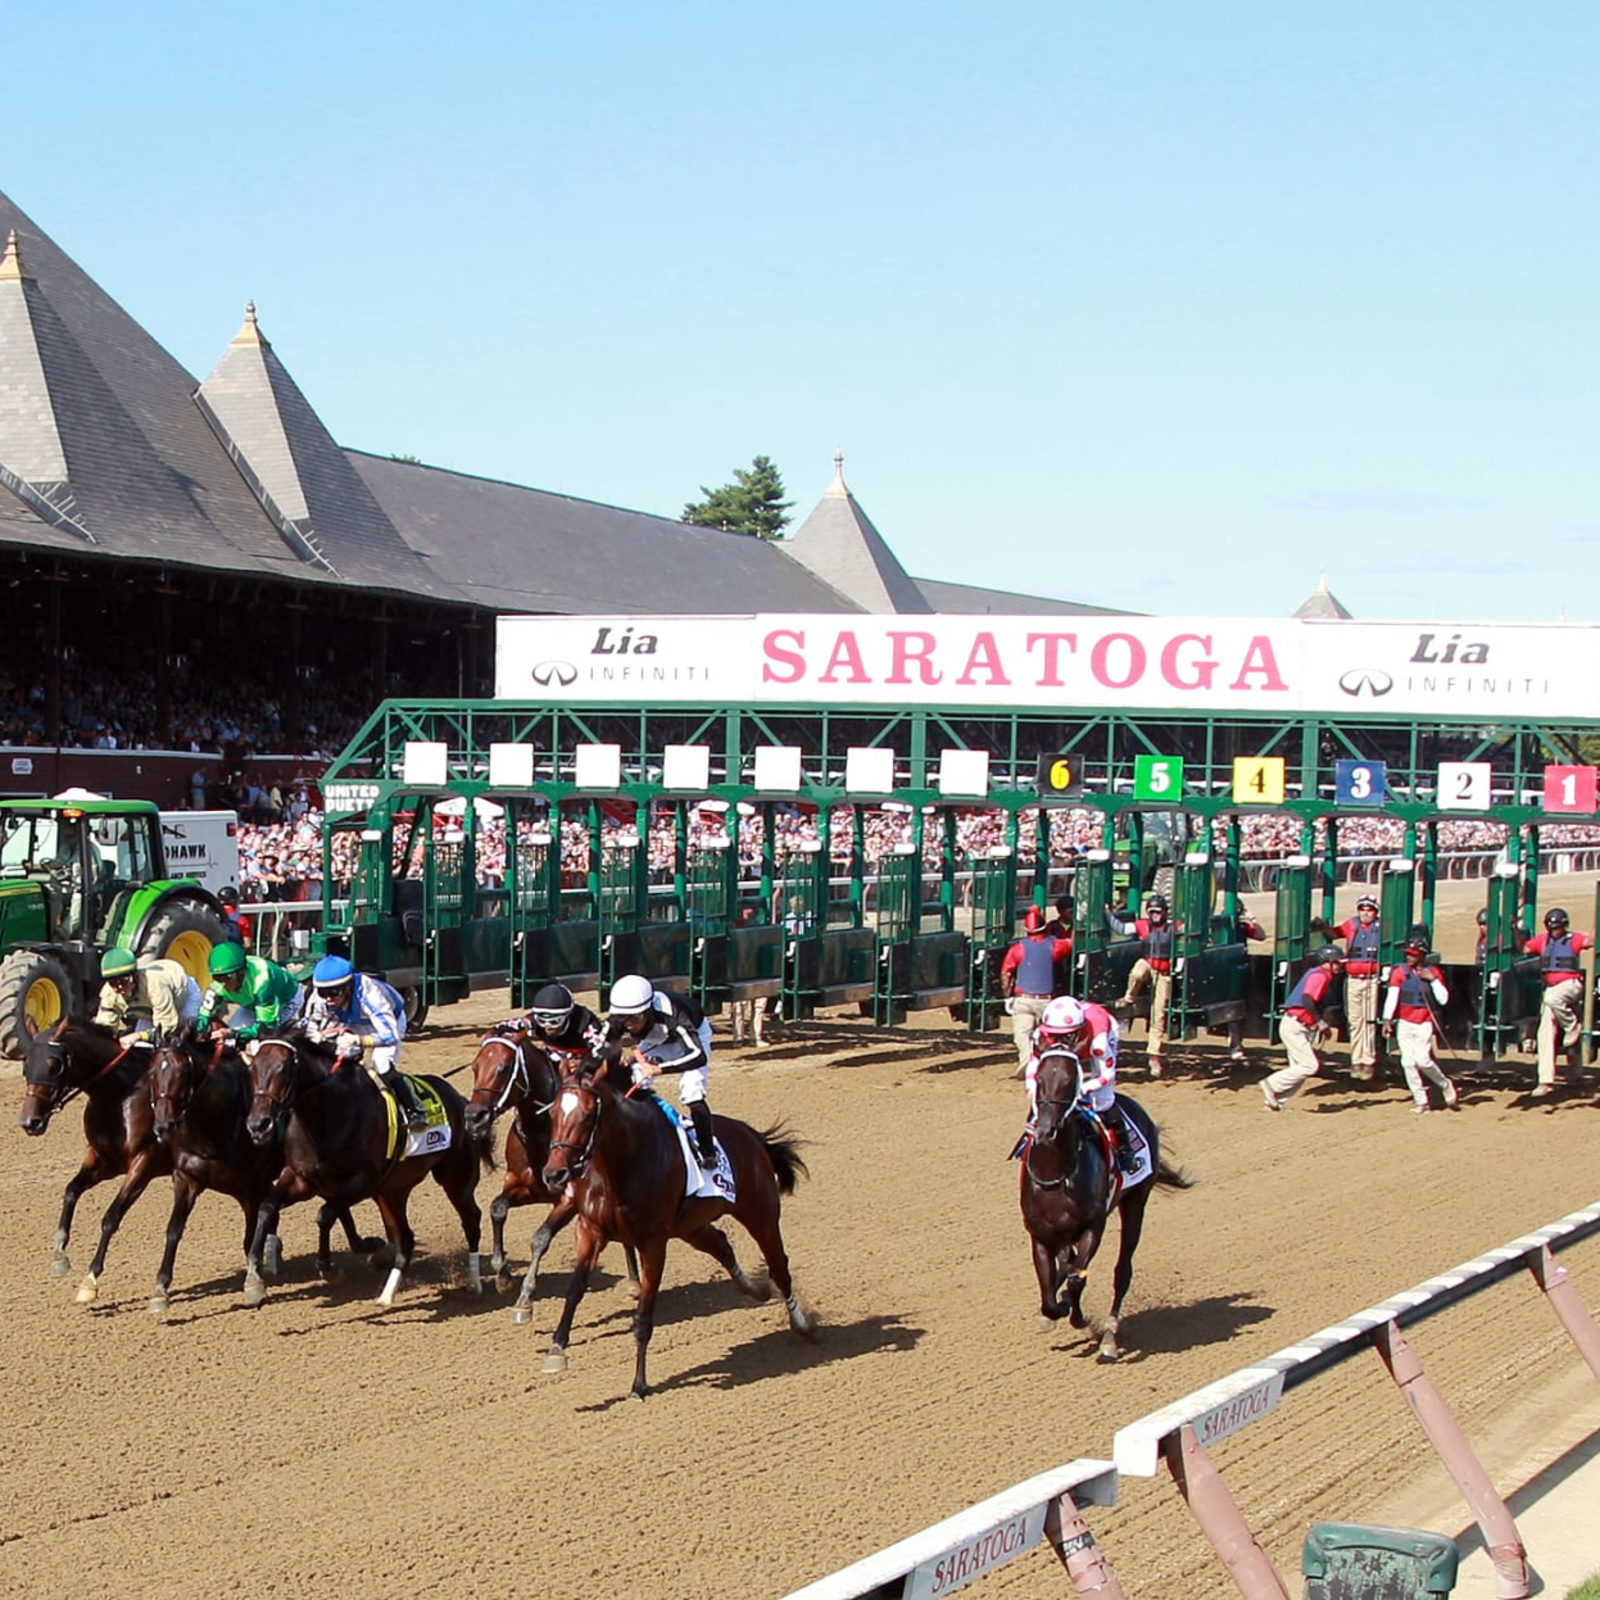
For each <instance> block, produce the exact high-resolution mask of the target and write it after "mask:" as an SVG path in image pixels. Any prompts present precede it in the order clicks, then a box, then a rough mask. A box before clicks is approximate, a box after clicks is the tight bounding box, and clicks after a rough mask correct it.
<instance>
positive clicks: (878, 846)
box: [239, 789, 1600, 901]
mask: <svg viewBox="0 0 1600 1600" xmlns="http://www.w3.org/2000/svg"><path fill="white" fill-rule="evenodd" d="M311 801H312V797H311V795H310V794H309V792H308V791H306V790H304V789H301V790H299V791H295V790H291V791H290V797H288V798H286V799H284V800H282V801H281V802H279V804H280V805H281V810H280V811H279V812H277V814H274V815H271V816H269V817H267V818H266V819H265V820H259V821H249V822H245V823H243V824H242V825H241V827H240V831H239V872H240V879H241V884H240V887H241V889H242V890H243V892H244V896H245V898H246V900H248V901H262V900H300V899H317V898H320V896H321V892H322V876H323V851H322V831H323V817H322V813H321V812H320V811H319V810H317V809H315V807H314V806H313V804H312V803H311ZM271 804H272V802H271V800H270V799H269V807H270V806H271ZM1038 815H1039V814H1038V812H1036V811H1032V810H1029V811H1025V812H1023V813H1022V816H1021V818H1020V826H1019V829H1018V839H1017V859H1018V862H1019V863H1020V864H1023V865H1027V866H1031V865H1034V864H1035V863H1036V862H1037V860H1038V853H1039V837H1038V827H1037V819H1038ZM1045 815H1046V816H1047V817H1048V818H1049V844H1048V849H1049V856H1050V859H1051V861H1052V862H1053V863H1055V864H1057V865H1070V864H1071V863H1072V862H1073V861H1074V860H1075V859H1076V858H1077V857H1078V856H1079V855H1080V854H1081V853H1082V852H1084V851H1086V850H1091V849H1095V848H1097V847H1099V846H1100V845H1101V843H1102V842H1103V839H1102V835H1103V829H1104V822H1103V818H1102V817H1101V815H1100V813H1099V812H1097V811H1088V810H1067V809H1052V810H1050V811H1048V812H1046V813H1045ZM687 821H688V844H689V847H690V849H692V850H693V851H695V852H697V853H700V852H705V851H715V850H725V849H728V848H730V846H731V843H732V838H733V834H734V831H736V832H737V836H738V841H739V857H740V870H741V874H745V875H748V874H753V873H756V872H758V871H759V870H760V866H761V860H762V855H763V851H764V844H765V820H764V818H763V815H762V812H761V811H760V810H759V809H758V808H756V807H754V806H749V805H746V804H743V803H741V804H740V806H739V808H738V816H737V826H736V830H734V829H730V826H729V818H728V814H727V807H726V805H725V803H723V802H720V801H717V802H708V803H707V804H706V805H704V806H701V807H691V808H690V810H689V812H688V818H687ZM928 821H929V823H930V825H929V826H928V827H926V828H925V830H924V837H923V858H924V861H925V863H926V864H927V865H928V866H929V867H935V866H937V864H938V862H939V860H940V855H941V851H942V848H943V842H944V835H943V827H942V823H939V824H937V825H934V819H932V818H930V819H928ZM773 826H774V833H775V839H774V853H775V855H776V856H777V857H779V858H780V859H781V858H784V857H787V856H790V855H794V854H799V853H814V852H815V851H817V850H818V849H820V847H821V835H820V831H819V829H818V827H817V817H816V813H815V812H814V811H808V810H805V809H802V808H800V807H796V806H790V805H784V804H780V805H778V806H776V807H774V813H773ZM1216 827H1217V831H1216V837H1215V844H1216V846H1217V848H1218V850H1219V851H1220V850H1221V849H1222V847H1223V843H1224V839H1223V832H1224V825H1223V824H1222V823H1218V824H1217V825H1216ZM460 828H461V820H460V818H459V817H449V816H438V815H436V816H435V818H434V829H435V832H436V834H438V835H439V836H440V837H441V838H446V839H448V838H450V836H452V835H454V834H456V833H458V832H459V830H460ZM517 828H518V835H519V838H520V840H521V842H522V843H523V844H524V846H527V847H530V848H534V849H538V848H541V847H548V846H549V845H550V844H551V843H552V842H553V840H552V834H551V827H550V823H549V821H548V820H547V819H546V818H544V817H543V816H541V815H540V814H539V813H535V814H534V815H533V816H524V817H522V818H521V819H519V822H518V825H517ZM675 829H676V822H675V818H674V814H673V811H672V810H671V809H670V808H667V807H661V808H658V809H657V810H656V811H655V813H654V814H653V816H652V818H651V822H650V826H649V827H648V829H647V830H646V832H645V835H644V836H643V837H641V835H640V833H639V831H638V827H637V824H636V823H635V822H634V821H633V820H631V819H629V818H627V817H626V816H620V815H613V814H611V813H610V812H602V814H601V847H602V849H604V850H611V851H615V850H622V849H630V848H631V849H637V848H641V847H642V848H644V849H646V850H647V852H648V856H649V862H650V878H651V881H653V882H658V883H659V882H663V881H665V880H667V879H670V877H671V876H672V873H673V870H674V865H675V862H676V854H677V839H676V832H675ZM1240 832H1241V843H1242V853H1243V855H1244V857H1245V859H1247V860H1278V859H1281V858H1282V857H1284V856H1286V855H1291V854H1293V853H1295V852H1296V851H1298V850H1300V849H1301V847H1302V834H1301V823H1300V820H1299V819H1298V818H1297V817H1293V816H1289V815H1287V814H1284V813H1273V812H1254V813H1247V814H1246V815H1245V816H1244V817H1242V818H1241V829H1240ZM1314 834H1315V842H1314V844H1313V847H1312V853H1313V855H1316V854H1319V853H1320V852H1321V851H1322V850H1323V849H1324V847H1325V843H1326V829H1325V827H1324V826H1323V824H1322V823H1321V822H1319V823H1318V824H1317V825H1316V828H1315V830H1314ZM853 837H854V834H853V827H852V821H851V815H850V809H849V808H848V807H840V808H838V809H837V810H836V811H835V813H834V815H833V817H832V819H831V827H830V856H831V858H832V860H833V862H834V863H835V864H843V863H847V862H848V861H849V859H850V854H851V851H852V848H853ZM1404 840H1405V824H1404V823H1403V822H1401V821H1400V820H1398V819H1397V818H1392V817H1362V816H1345V817H1341V818H1340V820H1339V842H1338V848H1339V854H1340V856H1341V858H1350V857H1360V856H1384V855H1389V854H1393V853H1394V852H1396V851H1398V850H1399V849H1401V848H1402V846H1403V844H1404ZM1540 840H1541V843H1542V844H1543V845H1544V846H1545V847H1546V848H1552V847H1553V848H1561V847H1571V848H1590V849H1594V848H1600V825H1597V824H1593V823H1562V824H1547V825H1546V826H1545V827H1543V828H1542V829H1541V830H1540ZM394 842H395V850H396V856H397V862H396V865H397V867H401V866H402V860H401V858H402V857H403V855H404V853H405V852H406V851H407V850H408V848H410V845H409V842H408V840H407V838H406V835H405V832H404V830H403V829H397V830H396V833H395V841H394ZM912 843H913V821H912V816H911V812H910V809H909V808H908V807H903V806H902V807H897V808H895V807H889V806H885V807H878V808H872V809H868V810H866V811H864V812H863V827H862V850H863V854H864V856H865V858H866V862H867V864H868V866H869V867H871V866H874V865H876V864H877V863H878V862H880V861H882V860H883V859H884V857H886V856H889V855H892V854H895V853H896V852H904V851H905V850H907V849H909V848H911V847H912ZM1006 843H1007V821H1006V817H1005V816H1004V814H1003V813H1000V812H996V811H984V810H978V809H973V810H970V811H963V812H960V813H958V815H957V823H956V847H957V850H958V851H959V852H960V853H961V854H962V855H963V856H967V857H981V856H985V855H989V854H991V853H992V852H994V851H996V850H1003V849H1004V848H1005V847H1006ZM1438 843H1439V849H1440V851H1441V852H1443V853H1452V852H1470V853H1481V854H1484V855H1492V854H1493V853H1495V852H1497V851H1499V850H1500V849H1501V848H1502V847H1503V846H1504V844H1505V829H1504V828H1503V827H1502V826H1500V825H1499V824H1496V823H1493V822H1486V821H1482V820H1477V819H1465V820H1451V821H1443V822H1441V823H1440V824H1439V830H1438ZM590 847H591V839H590V832H589V825H588V822H587V820H586V818H585V817H584V816H582V815H573V814H570V813H569V814H567V815H565V816H563V817H562V819H561V859H562V867H563V870H564V871H565V872H566V873H567V874H568V876H569V878H581V875H582V874H584V873H585V872H586V871H587V870H588V865H589V855H590ZM506 848H507V841H506V827H505V818H504V814H503V813H502V812H500V810H499V808H498V807H496V808H492V809H490V808H487V807H486V808H485V810H484V814H483V815H481V816H480V818H479V820H478V824H477V828H476V857H477V876H478V880H479V882H481V883H483V884H484V885H486V886H490V887H493V886H498V885H501V884H503V883H504V882H505V876H506ZM356 849H357V835H356V833H355V832H354V831H351V830H343V831H341V832H338V833H336V835H335V838H334V848H333V851H332V866H333V874H334V877H335V879H336V880H337V881H340V882H347V881H348V879H349V877H350V874H351V871H352V869H353V866H354V860H355V852H356Z"/></svg>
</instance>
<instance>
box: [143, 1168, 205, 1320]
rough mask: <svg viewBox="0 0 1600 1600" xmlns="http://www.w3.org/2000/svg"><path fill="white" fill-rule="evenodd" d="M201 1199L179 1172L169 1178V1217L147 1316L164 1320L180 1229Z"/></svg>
mask: <svg viewBox="0 0 1600 1600" xmlns="http://www.w3.org/2000/svg"><path fill="white" fill-rule="evenodd" d="M199 1197H200V1190H199V1188H198V1187H197V1186H196V1185H195V1184H193V1183H191V1182H190V1181H189V1180H188V1179H187V1178H186V1177H184V1176H183V1174H182V1173H181V1172H175V1173H173V1175H172V1215H171V1216H169V1217H168V1218H167V1247H166V1249H165V1250H164V1251H163V1252H162V1255H161V1265H160V1266H159V1267H158V1268H157V1269H156V1286H155V1291H154V1292H153V1293H152V1294H151V1296H150V1315H151V1316H153V1317H164V1316H166V1314H167V1309H168V1306H169V1304H170V1302H171V1296H172V1269H173V1267H174V1265H175V1264H176V1263H177V1260H178V1245H179V1244H180V1243H181V1242H182V1239H183V1230H184V1229H185V1228H187V1227H188V1226H189V1213H190V1212H191V1211H193V1210H194V1203H195V1201H196V1200H197V1199H199Z"/></svg>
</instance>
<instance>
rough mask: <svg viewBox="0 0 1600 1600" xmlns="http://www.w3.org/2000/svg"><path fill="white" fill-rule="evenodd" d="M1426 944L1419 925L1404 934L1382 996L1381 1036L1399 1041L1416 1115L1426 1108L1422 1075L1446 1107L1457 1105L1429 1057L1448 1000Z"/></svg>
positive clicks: (1449, 1085) (1453, 1092)
mask: <svg viewBox="0 0 1600 1600" xmlns="http://www.w3.org/2000/svg"><path fill="white" fill-rule="evenodd" d="M1431 942H1432V941H1431V940H1430V938H1429V936H1428V930H1427V929H1426V928H1423V927H1416V928H1413V929H1412V930H1411V932H1410V933H1408V934H1407V935H1406V942H1405V944H1404V946H1403V947H1402V950H1401V954H1402V957H1403V960H1402V961H1401V964H1400V965H1399V966H1397V967H1391V968H1390V969H1389V980H1388V982H1387V984H1385V986H1384V996H1383V1032H1384V1037H1385V1038H1394V1039H1396V1040H1398V1042H1399V1045H1400V1070H1401V1071H1402V1072H1403V1073H1405V1075H1406V1087H1407V1088H1408V1089H1409V1090H1410V1091H1411V1098H1412V1099H1413V1100H1415V1101H1416V1103H1417V1112H1418V1114H1419V1115H1420V1114H1421V1113H1423V1112H1425V1111H1427V1110H1428V1109H1429V1108H1428V1088H1427V1084H1425V1083H1423V1081H1422V1080H1423V1079H1424V1078H1426V1079H1427V1080H1428V1083H1432V1084H1436V1085H1437V1086H1438V1088H1439V1092H1440V1093H1441V1094H1442V1095H1443V1096H1444V1103H1445V1105H1447V1106H1448V1107H1449V1108H1450V1109H1451V1110H1452V1111H1454V1110H1455V1108H1456V1107H1457V1106H1458V1105H1459V1104H1460V1103H1461V1097H1460V1095H1458V1094H1457V1093H1456V1086H1455V1085H1454V1084H1453V1083H1452V1082H1451V1081H1450V1080H1449V1078H1447V1077H1446V1076H1445V1074H1444V1071H1443V1069H1442V1068H1441V1067H1440V1066H1439V1063H1438V1062H1437V1061H1436V1060H1434V1056H1433V1049H1434V1041H1435V1039H1436V1038H1437V1037H1438V1032H1439V1011H1438V1008H1439V1007H1440V1006H1442V1005H1444V1004H1445V1003H1446V1002H1447V1001H1448V1000H1449V998H1450V991H1449V989H1448V988H1446V987H1445V981H1444V974H1443V973H1442V972H1440V970H1439V968H1438V967H1437V966H1436V965H1434V964H1433V963H1432V962H1430V961H1429V960H1428V956H1429V954H1430V952H1429V948H1428V947H1429V945H1430V943H1431Z"/></svg>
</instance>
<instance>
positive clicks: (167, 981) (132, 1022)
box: [94, 945, 200, 1050]
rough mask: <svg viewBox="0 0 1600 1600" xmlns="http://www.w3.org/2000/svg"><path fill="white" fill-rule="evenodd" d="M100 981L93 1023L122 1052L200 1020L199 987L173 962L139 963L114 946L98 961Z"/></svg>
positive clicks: (135, 957) (132, 955)
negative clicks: (111, 1035) (109, 1032)
mask: <svg viewBox="0 0 1600 1600" xmlns="http://www.w3.org/2000/svg"><path fill="white" fill-rule="evenodd" d="M100 976H101V978H102V980H104V981H103V982H102V983H101V986H100V1009H99V1010H98V1011H96V1012H95V1017H94V1020H95V1021H96V1022H98V1023H100V1024H101V1025H102V1026H104V1027H107V1028H114V1029H116V1030H117V1033H118V1035H119V1038H120V1043H121V1045H122V1048H123V1049H124V1050H126V1049H128V1048H129V1047H130V1046H131V1045H132V1044H134V1043H135V1042H136V1041H137V1040H139V1039H141V1038H144V1037H145V1036H146V1035H148V1034H149V1033H151V1032H152V1031H153V1030H154V1029H156V1028H160V1029H162V1030H163V1032H167V1033H172V1032H175V1031H176V1030H177V1029H178V1027H179V1026H181V1025H182V1024H183V1023H185V1022H193V1021H194V1019H195V1018H196V1017H197V1016H198V1015H199V1014H200V985H199V984H198V983H196V982H195V981H194V979H193V978H191V977H190V976H189V974H188V973H187V972H185V971H184V969H183V968H182V967H181V966H180V965H179V964H178V963H177V962H176V961H170V960H156V961H140V960H139V958H138V957H137V956H135V955H134V953H133V951H131V950H126V949H124V948H123V947H122V946H121V945H117V946H115V947H113V948H112V949H110V950H107V951H106V953H105V954H104V955H103V956H101V958H100ZM124 1030H126V1031H124Z"/></svg>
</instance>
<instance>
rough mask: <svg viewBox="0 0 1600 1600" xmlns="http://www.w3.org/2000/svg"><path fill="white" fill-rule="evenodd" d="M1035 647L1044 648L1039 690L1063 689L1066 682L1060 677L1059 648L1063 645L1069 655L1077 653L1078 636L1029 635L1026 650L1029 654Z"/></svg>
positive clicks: (1073, 634) (1055, 634)
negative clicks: (1040, 646)
mask: <svg viewBox="0 0 1600 1600" xmlns="http://www.w3.org/2000/svg"><path fill="white" fill-rule="evenodd" d="M1035 645H1043V646H1044V665H1043V666H1042V667H1041V668H1040V669H1039V687H1040V688H1041V689H1064V688H1066V686H1067V681H1066V679H1065V678H1063V677H1062V676H1061V647H1062V645H1065V646H1066V647H1067V651H1068V653H1069V654H1071V655H1076V654H1077V653H1078V636H1077V634H1075V633H1030V634H1029V635H1028V641H1027V648H1028V651H1029V653H1030V654H1031V653H1032V651H1033V647H1034V646H1035Z"/></svg>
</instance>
